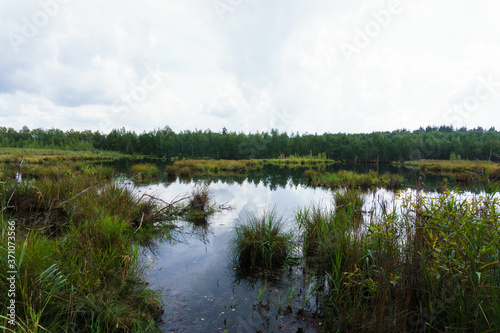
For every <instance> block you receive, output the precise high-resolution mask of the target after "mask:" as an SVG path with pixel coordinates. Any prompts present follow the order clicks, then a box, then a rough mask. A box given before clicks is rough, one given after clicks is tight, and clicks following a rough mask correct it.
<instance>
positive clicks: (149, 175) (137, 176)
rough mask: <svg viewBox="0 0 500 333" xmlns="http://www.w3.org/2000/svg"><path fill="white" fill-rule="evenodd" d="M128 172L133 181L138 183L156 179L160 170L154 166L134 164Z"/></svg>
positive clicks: (150, 164)
mask: <svg viewBox="0 0 500 333" xmlns="http://www.w3.org/2000/svg"><path fill="white" fill-rule="evenodd" d="M130 172H132V174H133V179H134V180H135V181H138V182H143V181H150V180H154V179H157V178H158V176H159V173H160V169H158V167H157V166H156V165H155V164H152V163H143V164H134V165H132V166H131V167H130Z"/></svg>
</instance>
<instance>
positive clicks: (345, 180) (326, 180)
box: [307, 170, 404, 189]
mask: <svg viewBox="0 0 500 333" xmlns="http://www.w3.org/2000/svg"><path fill="white" fill-rule="evenodd" d="M307 175H308V176H309V179H310V182H311V184H313V185H316V186H330V187H358V188H374V187H383V188H389V189H397V188H399V187H400V186H401V185H402V183H403V181H404V178H403V176H401V175H398V174H390V173H385V174H383V175H381V176H379V174H378V173H377V172H376V171H370V172H368V173H355V172H352V171H346V170H340V171H337V172H327V173H319V172H308V174H307Z"/></svg>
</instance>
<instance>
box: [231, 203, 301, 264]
mask: <svg viewBox="0 0 500 333" xmlns="http://www.w3.org/2000/svg"><path fill="white" fill-rule="evenodd" d="M235 230H236V237H235V238H234V239H233V241H232V247H233V251H234V254H235V256H236V258H237V260H238V262H239V264H240V266H243V267H261V268H268V269H272V268H277V267H280V266H282V265H283V264H285V263H286V261H287V259H289V255H290V253H291V250H292V245H293V234H292V233H291V232H285V231H284V222H283V218H282V217H279V216H278V215H277V213H276V211H275V210H271V211H266V212H264V213H263V215H262V216H257V215H255V214H248V215H247V216H246V218H245V220H244V221H242V222H240V223H239V224H238V225H237V226H236V228H235Z"/></svg>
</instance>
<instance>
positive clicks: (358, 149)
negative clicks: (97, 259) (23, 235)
mask: <svg viewBox="0 0 500 333" xmlns="http://www.w3.org/2000/svg"><path fill="white" fill-rule="evenodd" d="M0 147H14V148H50V149H67V150H77V151H78V150H83V151H88V150H108V151H118V152H122V153H126V154H143V155H153V156H167V157H193V158H220V159H242V158H278V157H280V156H290V155H298V156H307V155H313V156H318V155H319V154H321V155H322V156H326V157H327V158H329V159H334V160H342V161H359V162H374V161H379V162H388V161H407V160H417V159H450V157H451V158H452V159H469V160H476V159H479V160H490V159H491V160H493V161H499V160H500V132H498V131H496V130H495V128H493V127H492V128H490V129H489V130H486V129H483V128H481V127H477V128H474V129H470V130H469V129H467V128H465V127H463V128H460V129H454V128H453V126H440V127H436V126H428V127H427V128H419V129H418V130H414V131H408V130H405V129H401V130H395V131H392V132H373V133H365V134H347V133H324V134H308V133H304V134H299V133H287V132H279V131H278V130H276V129H273V130H271V131H270V132H256V133H248V134H246V133H242V132H239V133H237V132H229V131H228V130H227V129H226V128H223V129H222V130H221V131H220V132H213V131H211V130H195V131H190V130H186V131H181V132H178V133H175V132H174V131H173V130H172V129H170V127H168V126H165V127H164V128H158V129H155V130H153V131H149V132H146V131H144V132H143V133H140V134H137V133H135V132H133V131H128V130H126V129H125V128H122V129H115V130H112V131H111V132H110V133H108V134H105V133H101V132H99V131H95V132H92V131H89V130H87V131H75V130H69V131H62V130H59V129H42V128H37V129H31V130H30V129H29V128H27V127H26V126H25V127H23V128H22V129H21V130H15V129H13V128H6V127H0Z"/></svg>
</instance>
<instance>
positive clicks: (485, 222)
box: [296, 191, 500, 332]
mask: <svg viewBox="0 0 500 333" xmlns="http://www.w3.org/2000/svg"><path fill="white" fill-rule="evenodd" d="M354 200H356V199H354ZM398 200H400V202H401V204H400V205H399V206H398V207H395V208H393V209H392V210H388V209H384V210H382V213H380V214H379V215H378V216H372V217H371V219H370V221H369V223H368V224H367V225H366V228H365V229H364V231H363V232H360V231H359V230H356V223H353V221H354V218H353V217H355V216H356V215H357V213H356V211H357V208H356V204H352V205H347V206H338V205H337V207H336V208H335V210H333V211H321V210H319V209H318V208H313V209H301V210H299V211H298V212H297V216H296V219H297V221H298V223H299V226H300V227H301V235H302V240H301V243H302V248H303V253H304V255H305V257H306V258H307V259H308V261H309V262H312V263H314V264H315V269H316V270H317V272H318V274H319V275H323V276H325V277H326V280H327V282H326V283H325V291H324V293H323V294H322V296H323V299H322V313H323V316H324V320H325V322H326V325H327V330H328V331H343V332H344V331H350V332H395V331H402V332H447V331H460V332H485V331H491V332H493V331H495V330H496V328H498V327H500V290H499V286H500V261H499V258H500V234H499V230H500V221H499V215H498V213H499V208H500V207H499V201H498V198H496V197H495V196H494V195H493V194H488V192H487V193H486V194H485V195H482V196H476V197H473V198H460V197H459V196H458V194H457V193H450V192H449V191H446V192H445V193H444V194H442V195H440V196H438V197H437V198H428V197H426V196H423V195H422V193H420V192H401V193H399V194H398ZM358 207H359V206H358ZM339 209H340V212H339Z"/></svg>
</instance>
